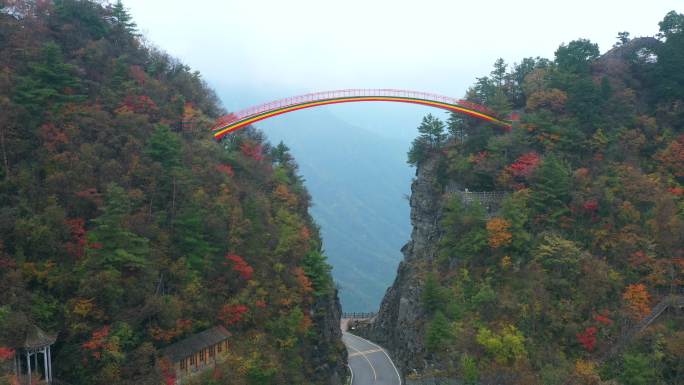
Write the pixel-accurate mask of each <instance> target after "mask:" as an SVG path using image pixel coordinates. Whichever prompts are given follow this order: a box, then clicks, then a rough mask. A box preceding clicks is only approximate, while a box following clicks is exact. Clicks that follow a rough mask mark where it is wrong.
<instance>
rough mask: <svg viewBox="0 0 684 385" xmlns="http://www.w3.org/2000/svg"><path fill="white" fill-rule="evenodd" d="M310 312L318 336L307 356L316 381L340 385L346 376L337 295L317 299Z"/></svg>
mask: <svg viewBox="0 0 684 385" xmlns="http://www.w3.org/2000/svg"><path fill="white" fill-rule="evenodd" d="M312 312H313V317H312V318H313V320H314V323H315V327H316V331H317V333H318V336H319V338H318V343H317V344H316V345H314V349H313V350H311V351H310V354H309V360H310V362H311V363H312V364H313V367H314V370H315V377H316V379H317V381H320V383H327V384H330V385H342V383H343V379H344V378H345V377H346V375H347V369H346V363H347V350H346V348H345V347H344V344H343V343H342V330H341V329H340V317H341V316H342V306H341V305H340V300H339V298H338V296H337V291H336V290H335V291H333V292H332V293H331V294H329V295H327V296H324V297H323V298H320V299H318V300H317V301H316V303H315V304H314V306H313V310H312Z"/></svg>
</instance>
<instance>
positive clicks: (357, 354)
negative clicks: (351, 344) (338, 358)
mask: <svg viewBox="0 0 684 385" xmlns="http://www.w3.org/2000/svg"><path fill="white" fill-rule="evenodd" d="M381 351H382V349H371V350H364V351H362V352H359V353H350V354H349V357H354V356H359V355H361V354H371V353H380V352H381Z"/></svg>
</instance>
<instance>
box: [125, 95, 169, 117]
mask: <svg viewBox="0 0 684 385" xmlns="http://www.w3.org/2000/svg"><path fill="white" fill-rule="evenodd" d="M116 111H117V112H135V113H136V114H149V113H155V112H157V111H159V108H158V107H157V104H156V103H155V102H154V100H152V99H151V98H150V97H149V96H146V95H128V96H126V98H124V100H123V103H121V106H120V107H119V108H118V109H117V110H116Z"/></svg>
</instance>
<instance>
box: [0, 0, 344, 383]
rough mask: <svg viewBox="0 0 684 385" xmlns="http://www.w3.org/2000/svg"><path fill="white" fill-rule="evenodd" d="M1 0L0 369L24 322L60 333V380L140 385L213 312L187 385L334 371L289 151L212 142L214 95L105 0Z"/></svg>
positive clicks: (254, 136)
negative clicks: (209, 355)
mask: <svg viewBox="0 0 684 385" xmlns="http://www.w3.org/2000/svg"><path fill="white" fill-rule="evenodd" d="M0 4H2V6H0V240H1V242H0V293H2V294H1V295H0V370H1V372H0V382H2V381H5V383H7V382H8V381H11V376H9V375H8V372H11V370H12V362H13V359H12V358H13V356H14V354H16V352H17V351H16V350H15V349H16V348H17V347H20V346H21V344H22V342H23V338H24V335H25V334H24V333H25V330H26V329H27V327H29V326H30V325H38V326H39V327H40V328H42V329H44V330H46V331H47V332H49V333H54V334H56V335H57V342H56V344H55V345H54V346H53V350H52V360H53V368H54V375H55V377H56V378H58V379H60V380H62V381H65V382H67V383H71V384H155V385H156V384H159V383H163V382H164V381H166V382H167V383H170V382H172V380H173V375H172V373H171V372H170V370H168V363H165V361H164V360H162V359H161V356H160V351H161V349H162V348H164V347H165V346H168V345H170V344H171V343H173V342H175V341H178V340H179V339H182V338H184V337H186V336H188V335H191V334H192V333H196V332H200V331H203V330H205V329H208V328H209V327H212V326H215V325H223V326H225V327H226V328H227V329H228V331H230V332H231V333H232V336H231V337H230V339H229V355H228V359H227V360H226V362H225V363H223V364H221V365H219V366H218V367H217V368H216V369H215V370H213V371H210V372H209V373H207V378H205V379H203V380H202V383H207V384H209V383H212V384H228V383H229V384H254V385H256V384H271V383H278V384H330V383H333V384H335V383H340V377H341V376H342V375H343V373H344V371H343V370H344V369H343V368H344V347H343V345H342V344H341V341H340V332H339V325H338V320H339V304H338V302H337V296H336V293H335V290H334V286H333V283H332V279H331V277H330V268H329V266H328V265H327V263H326V261H325V257H324V256H323V255H322V254H321V242H320V236H319V233H318V227H317V226H316V224H315V223H313V221H312V219H311V217H310V216H309V214H308V211H307V210H308V207H309V203H310V198H309V196H308V193H307V192H306V191H305V189H304V187H303V185H302V182H301V180H300V177H299V176H298V174H297V165H296V163H295V162H294V160H293V159H292V157H291V156H290V155H289V153H288V151H287V149H286V148H285V147H284V146H276V147H275V148H274V147H272V146H270V145H269V144H268V143H266V142H265V141H264V140H263V138H262V135H261V134H260V133H259V132H257V131H254V130H251V129H248V130H245V131H243V132H242V133H241V134H239V135H235V136H231V137H230V138H228V139H226V140H224V141H223V142H221V143H216V142H215V141H213V139H211V135H210V134H209V132H208V129H209V128H210V127H211V124H212V122H213V120H214V119H215V118H216V117H217V116H218V115H219V114H220V113H221V112H222V111H221V109H220V107H219V106H218V104H217V102H216V98H215V96H214V94H213V92H212V91H211V90H209V89H208V88H207V86H206V85H205V84H204V83H203V81H202V79H201V77H200V75H199V73H197V72H192V71H191V70H190V69H189V68H188V67H187V66H185V65H183V64H181V63H179V62H178V61H176V60H175V59H173V58H170V57H168V56H167V55H166V54H164V53H163V52H160V51H158V50H157V49H154V48H150V47H149V46H147V45H145V44H144V42H143V39H142V38H140V37H139V36H138V35H137V34H136V26H135V24H134V23H133V21H132V20H131V19H130V17H129V16H128V14H127V13H126V11H125V9H124V8H123V6H122V5H121V3H120V2H119V3H116V4H114V5H101V4H100V3H98V2H93V1H86V0H54V1H35V2H34V1H28V0H25V1H23V0H20V1H12V2H10V3H8V2H6V1H3V2H2V3H0ZM6 375H7V376H6Z"/></svg>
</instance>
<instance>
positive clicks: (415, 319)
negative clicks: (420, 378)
mask: <svg viewBox="0 0 684 385" xmlns="http://www.w3.org/2000/svg"><path fill="white" fill-rule="evenodd" d="M437 166H438V161H437V159H428V160H426V161H425V162H423V163H421V165H420V166H419V167H418V169H417V171H416V178H415V179H414V181H413V183H412V185H411V200H410V205H411V225H412V226H413V230H412V233H411V239H410V240H409V242H408V243H407V244H406V245H405V246H404V247H403V248H402V253H403V254H404V260H403V261H402V262H401V263H400V265H399V268H398V271H397V277H396V279H395V281H394V283H393V284H392V286H391V287H390V288H389V289H388V290H387V293H386V294H385V297H384V298H383V300H382V304H381V305H380V310H379V312H378V316H377V318H376V320H375V322H374V323H373V324H372V325H371V327H370V330H368V331H367V333H368V336H369V337H370V338H371V339H373V340H375V341H377V342H379V343H381V344H383V345H384V346H385V347H386V348H387V349H389V350H390V352H391V354H392V357H393V359H394V361H395V363H396V364H397V366H398V367H399V368H400V370H401V372H402V373H403V375H407V374H410V373H412V372H414V370H421V369H422V368H424V367H425V366H426V365H427V361H426V360H425V354H426V353H425V347H424V343H423V332H422V330H423V328H424V326H425V317H424V310H423V307H422V305H421V287H422V280H423V278H422V274H421V271H422V269H421V266H422V265H425V264H426V263H427V262H429V261H431V260H432V259H433V258H434V256H435V253H436V244H437V240H438V239H439V229H438V219H439V215H440V214H439V213H440V196H441V187H440V185H439V184H438V183H437Z"/></svg>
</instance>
